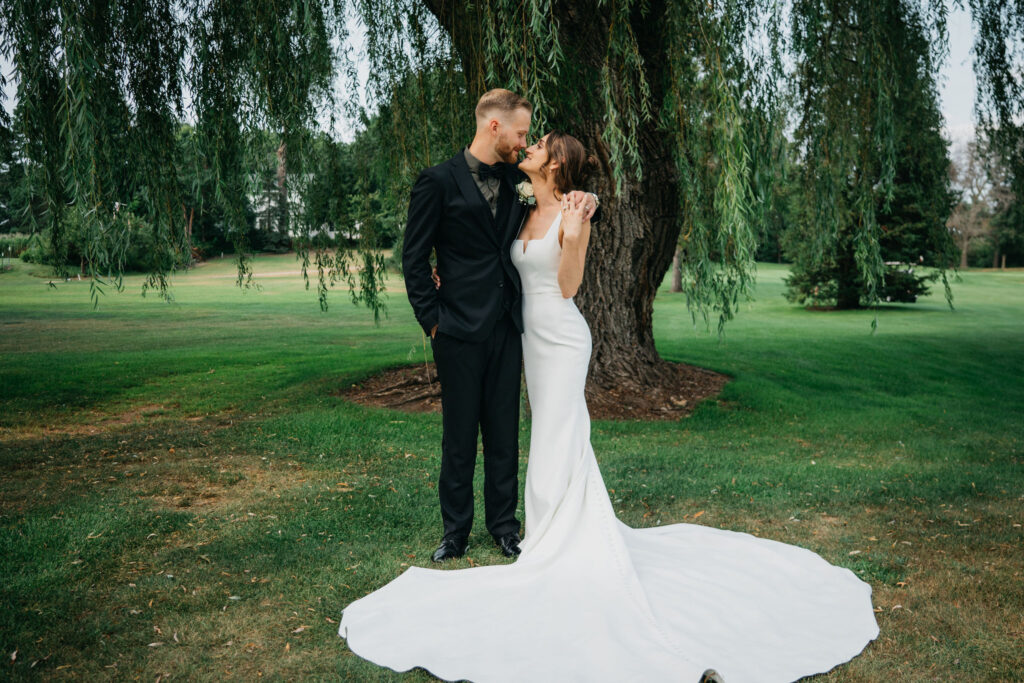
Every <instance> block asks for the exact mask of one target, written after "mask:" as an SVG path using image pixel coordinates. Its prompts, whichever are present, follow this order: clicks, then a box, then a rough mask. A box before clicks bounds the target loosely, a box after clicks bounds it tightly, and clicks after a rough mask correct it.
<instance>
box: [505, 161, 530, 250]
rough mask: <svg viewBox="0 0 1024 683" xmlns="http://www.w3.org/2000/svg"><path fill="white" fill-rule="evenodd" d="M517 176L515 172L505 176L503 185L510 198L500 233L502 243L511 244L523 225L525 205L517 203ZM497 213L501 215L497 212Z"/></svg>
mask: <svg viewBox="0 0 1024 683" xmlns="http://www.w3.org/2000/svg"><path fill="white" fill-rule="evenodd" d="M524 177H525V176H524ZM518 179H519V178H518V177H517V174H516V173H509V175H508V176H506V178H505V186H506V189H507V190H508V195H509V198H510V200H511V202H510V205H509V207H508V215H507V220H506V222H505V226H504V228H503V230H504V232H503V233H502V237H503V244H511V242H512V240H514V239H515V238H516V235H518V234H519V231H520V230H521V229H522V227H523V219H524V218H525V217H526V207H525V206H523V205H522V204H520V203H519V196H518V193H517V192H516V181H517V180H518ZM498 215H501V213H500V212H499V214H498Z"/></svg>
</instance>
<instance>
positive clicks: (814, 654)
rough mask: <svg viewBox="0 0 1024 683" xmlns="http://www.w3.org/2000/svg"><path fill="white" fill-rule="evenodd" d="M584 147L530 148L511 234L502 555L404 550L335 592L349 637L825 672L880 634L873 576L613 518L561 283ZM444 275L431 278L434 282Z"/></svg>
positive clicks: (491, 672)
mask: <svg viewBox="0 0 1024 683" xmlns="http://www.w3.org/2000/svg"><path fill="white" fill-rule="evenodd" d="M589 163H590V162H589V161H588V158H587V156H586V153H585V151H584V149H583V146H582V144H580V142H579V141H578V140H576V139H575V138H573V137H572V136H569V135H566V134H564V133H559V132H552V133H549V134H548V135H545V136H544V137H543V138H541V139H540V140H539V141H538V142H537V143H536V144H535V145H533V146H532V147H530V148H528V149H527V150H526V158H525V159H524V160H523V161H522V162H521V163H520V165H519V168H520V170H521V171H523V172H525V173H526V175H527V176H529V179H530V182H531V184H532V185H533V191H534V195H535V197H536V206H535V207H534V208H533V209H532V211H531V212H530V214H529V215H528V216H527V218H526V220H525V222H524V225H523V226H522V228H521V232H520V234H519V236H518V239H516V240H515V241H514V242H513V243H512V247H511V248H512V254H511V257H512V261H513V263H514V264H515V267H516V268H517V269H518V271H519V274H520V276H521V280H522V284H523V323H524V330H525V331H524V333H523V335H522V342H523V362H524V367H525V373H526V389H527V393H528V396H529V399H530V408H531V416H532V432H531V437H530V451H529V461H528V465H527V470H526V495H525V515H526V537H525V539H524V540H523V542H522V544H521V546H520V547H521V550H522V553H521V554H520V555H519V556H518V558H517V559H516V561H515V562H514V563H512V564H503V565H495V566H485V567H473V568H469V569H461V570H448V571H445V570H435V569H425V568H421V567H410V568H409V569H408V570H406V571H405V573H403V574H402V575H401V576H399V577H398V578H396V579H395V580H394V581H392V582H391V583H389V584H388V585H386V586H384V587H383V588H381V589H379V590H377V591H375V592H374V593H371V594H370V595H368V596H366V597H364V598H361V599H359V600H356V601H355V602H353V603H352V604H350V605H349V606H347V607H346V608H345V609H344V612H343V614H342V619H341V624H340V626H339V629H338V633H339V634H340V635H341V636H342V637H344V638H346V639H347V642H348V646H349V648H351V650H352V651H353V652H355V653H356V654H358V655H360V656H362V657H364V658H365V659H368V660H370V661H372V662H375V663H377V664H381V665H383V666H387V667H390V668H392V669H394V670H396V671H406V670H409V669H412V668H414V667H422V668H424V669H427V670H429V671H430V672H432V673H433V674H435V675H436V676H438V677H440V678H442V679H445V680H450V681H454V680H462V679H469V680H472V681H477V682H492V681H499V682H500V681H508V682H521V681H558V682H562V681H580V682H584V681H585V682H588V683H589V682H595V681H616V682H618V681H652V682H661V681H686V682H689V683H696V681H697V680H698V679H699V678H701V677H702V672H705V671H706V670H707V669H709V668H713V669H715V670H717V671H718V673H719V674H720V675H721V677H722V678H724V680H725V681H727V683H738V682H740V681H757V682H759V683H767V682H771V681H792V680H795V679H798V678H801V677H803V676H808V675H811V674H815V673H821V672H825V671H828V670H830V669H832V668H833V667H835V666H836V665H838V664H840V663H842V662H845V661H847V660H849V659H851V658H852V657H854V656H856V655H857V654H858V653H859V652H860V651H861V650H862V649H863V648H864V647H865V646H866V645H867V643H868V642H870V641H871V640H873V639H874V638H875V637H876V636H877V635H878V626H877V624H876V622H875V618H874V613H873V611H872V607H871V587H870V586H869V585H868V584H867V583H864V582H863V581H861V580H860V579H858V578H857V577H856V576H855V575H854V574H853V572H851V571H850V570H848V569H843V568H840V567H836V566H833V565H831V564H829V563H828V562H826V561H825V560H824V559H822V558H821V557H820V556H818V555H817V554H815V553H813V552H811V551H809V550H806V549H803V548H799V547H796V546H792V545H787V544H784V543H779V542H776V541H771V540H767V539H762V538H757V537H755V536H751V535H749V534H745V533H739V532H731V531H723V530H719V529H713V528H710V527H705V526H700V525H696V524H672V525H669V526H662V527H653V528H644V529H633V528H631V527H629V526H626V525H625V524H623V523H622V522H620V521H619V520H618V519H617V518H616V516H615V512H614V510H613V508H612V505H611V502H610V500H609V498H608V492H607V489H606V488H605V485H604V481H603V480H602V478H601V472H600V470H599V469H598V465H597V460H596V459H595V456H594V451H593V449H592V448H591V444H590V416H589V414H588V412H587V405H586V401H585V398H584V385H585V382H586V377H587V368H588V364H589V362H590V353H591V337H590V329H589V328H588V326H587V323H586V320H585V319H584V318H583V316H582V315H581V314H580V312H579V310H578V309H577V308H576V305H575V304H574V303H573V300H572V296H573V295H574V294H575V293H576V291H577V288H578V287H579V285H580V282H581V280H582V277H583V267H584V261H585V256H586V251H587V243H588V241H589V236H590V224H589V222H585V221H583V216H584V213H583V207H582V205H577V206H574V205H571V204H570V203H569V202H568V201H566V199H565V196H566V194H567V193H568V192H569V191H570V190H572V189H576V188H580V187H581V186H582V182H583V180H584V175H585V171H586V168H587V166H588V164H589ZM442 286H443V285H442Z"/></svg>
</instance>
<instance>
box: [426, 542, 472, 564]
mask: <svg viewBox="0 0 1024 683" xmlns="http://www.w3.org/2000/svg"><path fill="white" fill-rule="evenodd" d="M465 554H466V542H465V541H459V540H458V539H456V538H446V539H444V540H442V541H441V545H439V546H437V550H435V551H434V554H433V555H431V557H430V559H432V560H433V561H434V562H444V561H445V560H450V559H452V558H455V557H462V556H463V555H465Z"/></svg>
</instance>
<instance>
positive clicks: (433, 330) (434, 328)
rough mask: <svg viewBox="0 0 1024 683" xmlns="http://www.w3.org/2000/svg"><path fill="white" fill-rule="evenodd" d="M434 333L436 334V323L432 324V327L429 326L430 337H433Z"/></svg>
mask: <svg viewBox="0 0 1024 683" xmlns="http://www.w3.org/2000/svg"><path fill="white" fill-rule="evenodd" d="M436 334H437V325H434V326H433V327H432V328H430V338H431V339H433V338H434V335H436Z"/></svg>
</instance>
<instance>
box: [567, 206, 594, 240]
mask: <svg viewBox="0 0 1024 683" xmlns="http://www.w3.org/2000/svg"><path fill="white" fill-rule="evenodd" d="M587 213H588V210H587V206H586V201H585V200H581V201H579V202H577V203H574V202H572V201H571V200H570V198H569V197H568V196H565V197H562V234H563V235H564V236H565V237H568V238H569V239H571V240H574V239H576V238H577V237H579V236H580V233H581V232H582V230H583V221H584V220H586V219H587Z"/></svg>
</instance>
